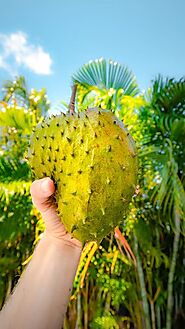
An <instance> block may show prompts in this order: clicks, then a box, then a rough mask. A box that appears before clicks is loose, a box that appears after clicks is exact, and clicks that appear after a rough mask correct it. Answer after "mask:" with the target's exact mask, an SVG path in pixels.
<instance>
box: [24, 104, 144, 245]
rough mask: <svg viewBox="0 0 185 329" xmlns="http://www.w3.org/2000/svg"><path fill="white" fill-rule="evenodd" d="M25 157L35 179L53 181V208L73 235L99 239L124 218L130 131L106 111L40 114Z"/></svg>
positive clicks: (131, 174) (131, 178)
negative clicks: (54, 196) (54, 187)
mask: <svg viewBox="0 0 185 329" xmlns="http://www.w3.org/2000/svg"><path fill="white" fill-rule="evenodd" d="M29 162H30V165H31V168H32V170H33V172H34V174H35V177H36V178H37V179H39V178H43V177H46V176H47V177H50V178H52V179H53V180H54V182H55V183H56V201H57V204H58V213H59V216H60V218H61V220H62V222H63V224H64V226H65V228H66V230H67V231H68V232H70V233H71V235H72V236H73V237H75V238H77V239H79V240H80V241H82V242H83V243H84V242H86V241H91V240H94V241H97V242H100V241H101V240H102V239H103V238H104V237H105V236H106V235H107V234H108V233H110V232H111V231H112V230H113V229H114V227H115V226H117V225H118V224H119V223H120V222H121V221H122V220H123V217H124V216H125V214H126V212H127V209H128V204H129V202H130V201H131V197H132V195H133V194H134V191H135V185H136V179H137V167H138V161H137V154H136V147H135V144H134V141H133V139H132V137H131V135H130V134H129V132H128V130H127V129H126V128H125V127H124V125H123V123H122V122H121V121H119V120H118V119H117V118H116V117H115V116H114V115H113V113H112V112H111V111H107V110H101V109H99V108H92V109H88V110H87V111H84V112H80V113H73V114H70V113H68V114H60V115H58V116H56V117H52V118H48V119H45V121H44V122H43V123H41V124H39V125H38V126H37V128H36V130H35V132H34V133H33V135H32V136H31V141H30V149H29Z"/></svg>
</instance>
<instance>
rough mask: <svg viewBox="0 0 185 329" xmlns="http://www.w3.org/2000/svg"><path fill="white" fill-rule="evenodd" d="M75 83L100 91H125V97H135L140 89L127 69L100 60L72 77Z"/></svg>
mask: <svg viewBox="0 0 185 329" xmlns="http://www.w3.org/2000/svg"><path fill="white" fill-rule="evenodd" d="M72 81H73V83H77V84H81V85H83V86H85V87H90V86H97V87H98V88H99V89H110V88H113V89H115V90H119V89H123V92H124V94H125V95H131V96H135V95H137V94H138V92H139V89H138V86H137V83H136V78H135V76H134V75H133V73H132V72H131V71H130V70H129V69H128V68H127V67H126V66H123V65H121V64H119V63H117V62H114V61H112V60H109V61H108V62H106V60H105V59H103V58H100V59H98V60H95V61H90V62H88V63H87V64H85V65H83V66H82V67H81V68H80V69H79V71H77V73H75V74H73V76H72Z"/></svg>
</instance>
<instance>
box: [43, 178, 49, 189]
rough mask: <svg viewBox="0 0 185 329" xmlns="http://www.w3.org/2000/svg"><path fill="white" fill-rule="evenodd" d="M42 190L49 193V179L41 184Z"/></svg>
mask: <svg viewBox="0 0 185 329" xmlns="http://www.w3.org/2000/svg"><path fill="white" fill-rule="evenodd" d="M41 190H42V191H43V192H48V190H49V187H48V179H47V178H46V179H45V180H44V181H43V182H42V183H41Z"/></svg>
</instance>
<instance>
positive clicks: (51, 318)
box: [0, 237, 81, 329]
mask: <svg viewBox="0 0 185 329" xmlns="http://www.w3.org/2000/svg"><path fill="white" fill-rule="evenodd" d="M80 254H81V249H80V248H77V247H76V248H74V246H70V245H66V244H65V242H62V241H61V242H60V243H53V241H51V240H50V239H49V238H46V237H44V238H43V239H42V240H41V241H40V242H39V244H38V246H37V247H36V249H35V251H34V255H33V258H32V260H31V262H30V263H29V265H28V266H27V268H26V270H25V272H24V273H23V275H22V277H21V279H20V281H19V283H18V285H17V287H16V289H15V292H14V293H13V295H12V296H11V297H10V299H9V300H8V302H7V304H6V305H5V307H4V309H3V310H2V312H1V315H0V329H13V328H16V329H33V328H37V329H47V328H48V329H60V328H61V325H62V322H63V317H64V315H65V312H66V308H67V304H68V301H69V296H70V292H71V289H72V285H73V280H74V276H75V273H76V269H77V266H78V262H79V258H80Z"/></svg>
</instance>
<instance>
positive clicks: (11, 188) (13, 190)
mask: <svg viewBox="0 0 185 329" xmlns="http://www.w3.org/2000/svg"><path fill="white" fill-rule="evenodd" d="M30 186H31V182H26V181H20V182H18V181H12V182H10V183H0V200H1V201H2V200H6V204H9V201H10V197H12V196H13V195H20V196H22V195H29V191H30Z"/></svg>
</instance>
